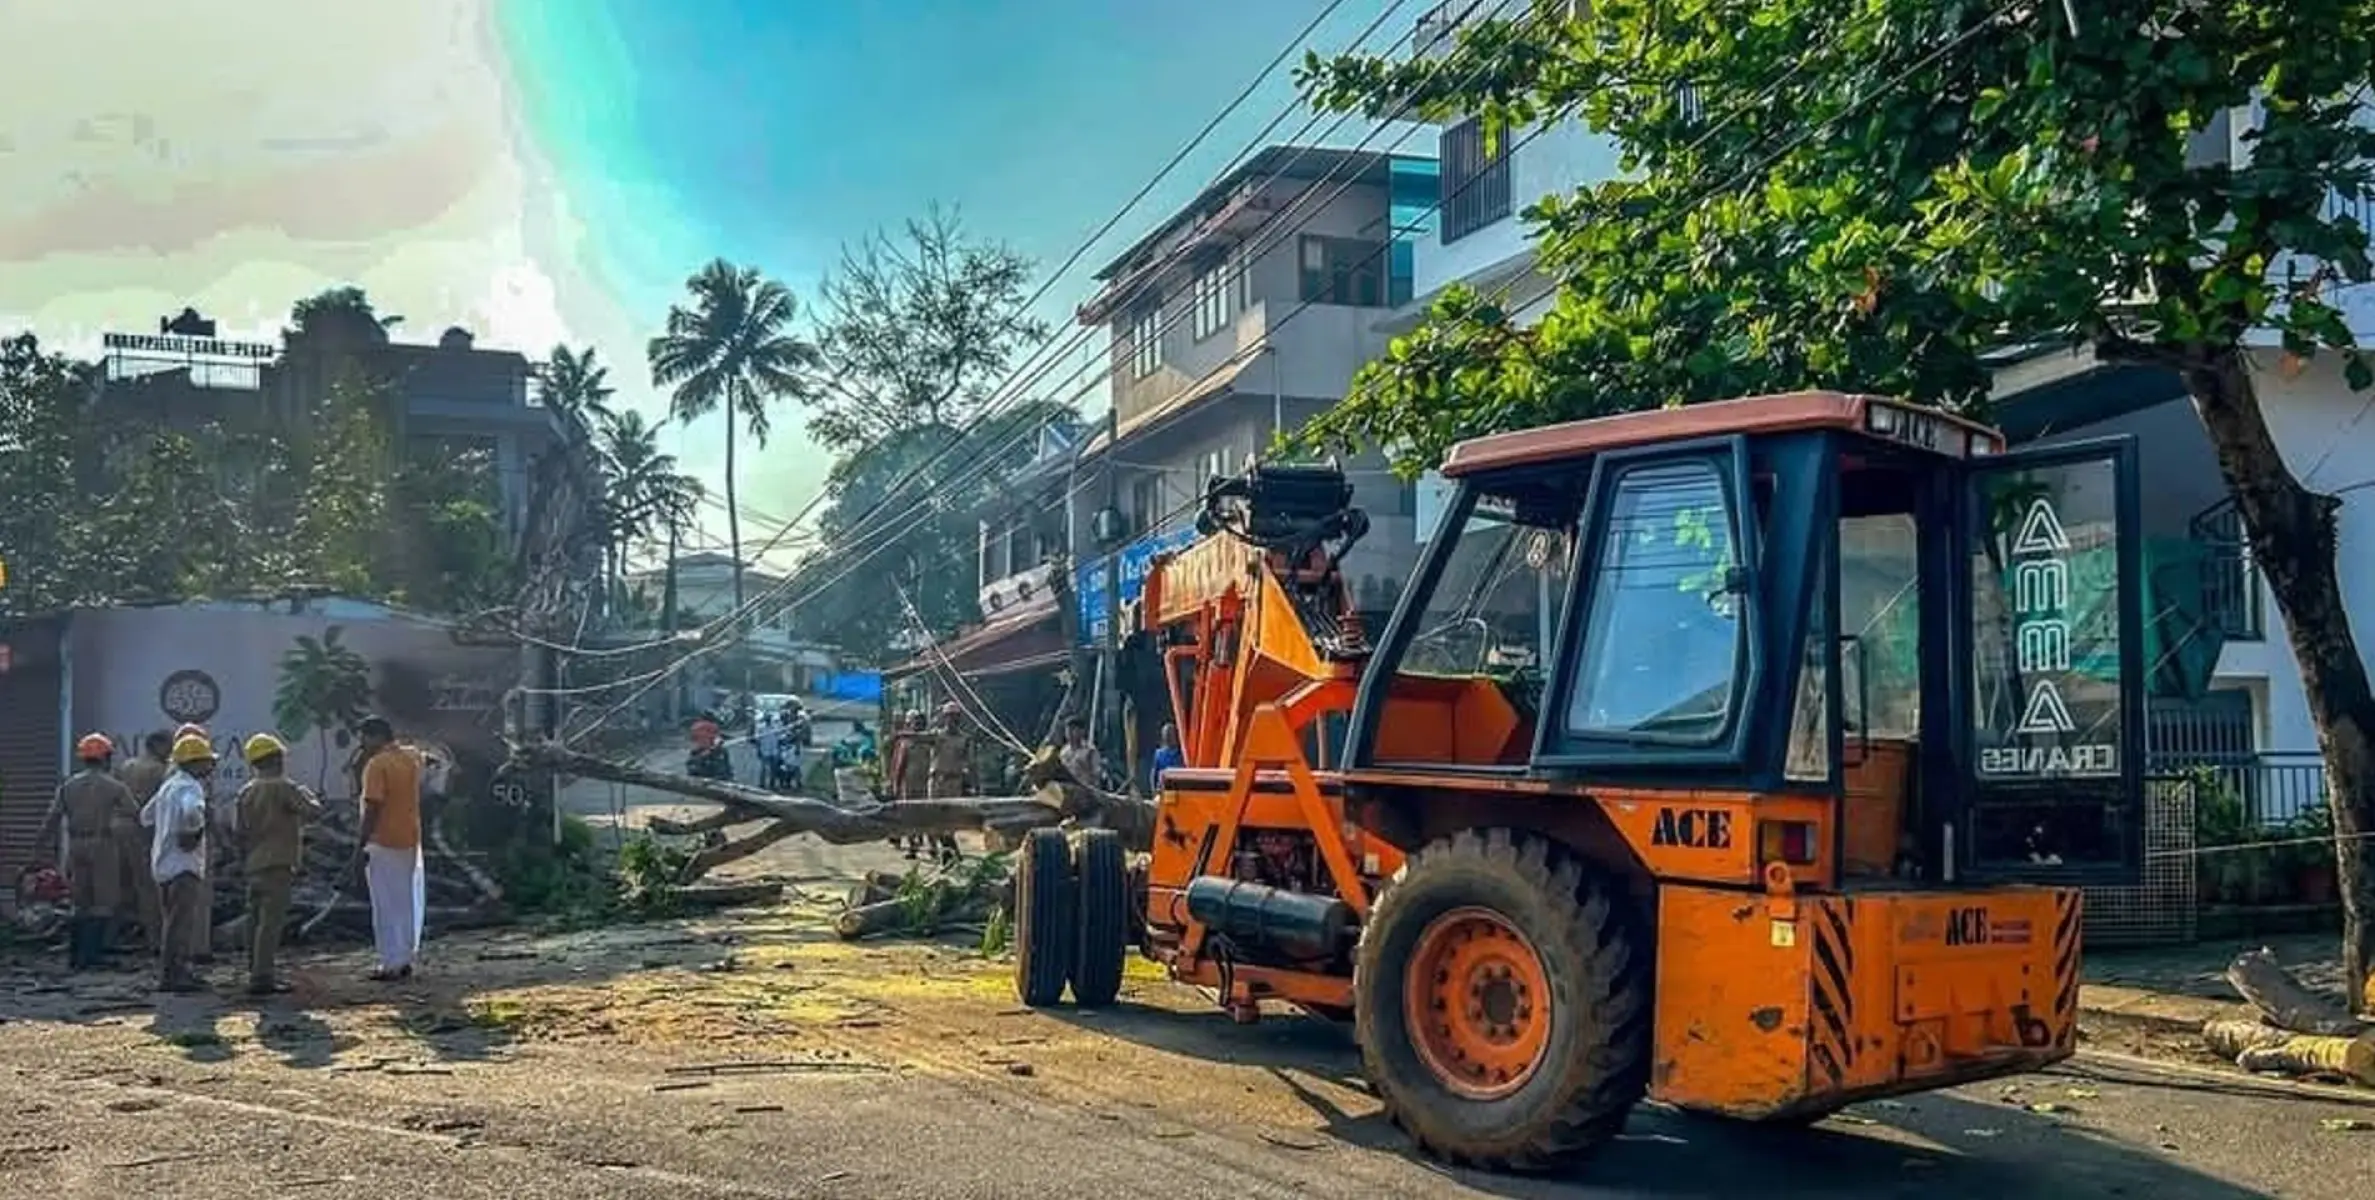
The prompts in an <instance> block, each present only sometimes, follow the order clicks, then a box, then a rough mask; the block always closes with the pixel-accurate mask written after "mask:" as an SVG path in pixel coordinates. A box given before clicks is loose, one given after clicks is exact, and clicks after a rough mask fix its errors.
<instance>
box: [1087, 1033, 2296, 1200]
mask: <svg viewBox="0 0 2375 1200" xmlns="http://www.w3.org/2000/svg"><path fill="white" fill-rule="evenodd" d="M1042 1011H1043V1012H1044V1013H1045V1015H1047V1016H1049V1017H1051V1018H1054V1019H1056V1020H1059V1021H1063V1022H1065V1023H1067V1024H1069V1025H1072V1026H1074V1027H1076V1028H1079V1029H1082V1030H1094V1031H1096V1032H1098V1033H1101V1034H1104V1035H1107V1036H1112V1037H1118V1038H1122V1039H1125V1040H1128V1041H1130V1042H1133V1043H1136V1044H1138V1045H1141V1046H1145V1047H1147V1048H1149V1049H1154V1050H1159V1051H1163V1052H1167V1053H1173V1054H1180V1055H1187V1056H1193V1057H1198V1058H1214V1059H1226V1060H1227V1061H1229V1062H1232V1063H1238V1064H1243V1065H1248V1066H1257V1067H1260V1068H1263V1069H1264V1070H1266V1071H1267V1072H1268V1073H1270V1074H1271V1076H1272V1077H1273V1078H1275V1079H1276V1080H1277V1081H1278V1082H1279V1083H1280V1084H1282V1085H1283V1086H1284V1087H1285V1088H1286V1089H1287V1090H1288V1091H1289V1092H1290V1093H1291V1094H1293V1095H1294V1096H1295V1097H1296V1098H1297V1099H1298V1100H1299V1101H1300V1102H1301V1103H1302V1104H1303V1105H1304V1106H1305V1107H1306V1108H1307V1109H1308V1110H1309V1111H1310V1112H1311V1114H1312V1115H1313V1116H1314V1117H1315V1118H1316V1119H1317V1120H1318V1122H1319V1124H1320V1125H1321V1127H1322V1130H1323V1131H1324V1133H1325V1134H1326V1135H1327V1136H1328V1137H1330V1138H1333V1139H1336V1140H1338V1141H1341V1142H1343V1143H1346V1144H1348V1145H1352V1146H1358V1147H1362V1148H1365V1149H1370V1150H1376V1151H1382V1152H1385V1153H1391V1154H1396V1155H1399V1156H1401V1157H1403V1158H1405V1159H1408V1160H1409V1161H1411V1162H1413V1163H1415V1164H1417V1165H1419V1166H1422V1167H1425V1168H1426V1169H1428V1170H1430V1171H1434V1172H1436V1173H1438V1174H1442V1175H1444V1176H1446V1177H1447V1178H1450V1179H1456V1180H1457V1181H1458V1182H1459V1183H1460V1184H1461V1185H1463V1186H1465V1187H1469V1188H1473V1189H1475V1190H1477V1191H1479V1192H1483V1193H1486V1194H1489V1195H1495V1196H1507V1197H1512V1198H1527V1200H1530V1198H1544V1200H1549V1198H1558V1197H1576V1196H1600V1195H1606V1196H1677V1197H1679V1196H1692V1197H1697V1196H1744V1195H1758V1196H1801V1195H1803V1196H1815V1195H1854V1196H1905V1197H1917V1196H1918V1197H1924V1198H1926V1200H1935V1198H1936V1197H1942V1196H1951V1197H1965V1196H1968V1197H1999V1196H2002V1197H2019V1196H2037V1197H2048V1196H2050V1197H2054V1198H2055V1200H2062V1198H2065V1197H2113V1196H2119V1197H2131V1198H2133V1197H2146V1196H2149V1197H2151V1200H2242V1198H2247V1197H2256V1196H2260V1195H2262V1193H2260V1192H2256V1191H2252V1190H2250V1189H2247V1188H2241V1187H2237V1186H2236V1185H2234V1184H2231V1183H2228V1182H2226V1181H2224V1180H2220V1179H2217V1178H2214V1177H2211V1176H2208V1175H2205V1174H2202V1173H2201V1172H2199V1171H2195V1170H2193V1169H2191V1168H2189V1167H2187V1166H2185V1165H2183V1164H2181V1163H2177V1162H2174V1161H2172V1160H2171V1159H2169V1158H2168V1157H2167V1156H2166V1155H2165V1154H2163V1153H2161V1152H2160V1151H2158V1150H2156V1149H2154V1148H2152V1147H2147V1146H2139V1145H2135V1144H2131V1143H2128V1142H2126V1141H2123V1140H2121V1139H2119V1138H2118V1137H2115V1136H2113V1135H2111V1134H2109V1133H2106V1132H2104V1131H2102V1130H2099V1129H2095V1128H2091V1127H2089V1126H2087V1125H2085V1124H2082V1123H2080V1122H2078V1121H2076V1120H2073V1119H2070V1118H2069V1117H2067V1116H2055V1115H2038V1114H2034V1113H2031V1112H2029V1111H2026V1110H2025V1109H2023V1108H2021V1107H2018V1106H2016V1105H2013V1104H2009V1103H2004V1102H2001V1101H1996V1102H1990V1101H1987V1100H1982V1099H1973V1098H1970V1097H1969V1096H1967V1095H1963V1094H1953V1093H1945V1092H1933V1093H1927V1094H1923V1095H1917V1096H1911V1097H1907V1098H1904V1099H1902V1100H1891V1101H1877V1102H1872V1103H1867V1104H1862V1105H1856V1106H1852V1107H1850V1108H1849V1109H1848V1110H1846V1111H1845V1112H1843V1113H1840V1114H1836V1115H1834V1116H1832V1117H1830V1118H1828V1119H1827V1120H1824V1121H1822V1122H1820V1123H1817V1124H1815V1125H1813V1126H1810V1127H1803V1128H1791V1127H1786V1126H1774V1125H1755V1124H1750V1123H1747V1122H1741V1121H1732V1120H1727V1119H1724V1118H1720V1117H1711V1116H1703V1115H1697V1114H1691V1113H1684V1112H1680V1111H1678V1110H1675V1109H1672V1108H1669V1107H1666V1106H1664V1105H1659V1104H1649V1103H1645V1104H1643V1105H1641V1106H1640V1107H1639V1108H1637V1109H1636V1110H1635V1111H1634V1114H1633V1116H1632V1118H1631V1119H1630V1120H1629V1121H1628V1122H1627V1124H1626V1129H1625V1133H1624V1134H1623V1135H1622V1136H1621V1137H1620V1138H1619V1139H1618V1140H1617V1141H1615V1142H1613V1143H1611V1144H1610V1145H1608V1146H1607V1147H1606V1148H1604V1149H1603V1150H1602V1151H1601V1152H1600V1153H1599V1154H1597V1155H1595V1156H1594V1157H1593V1158H1592V1159H1591V1160H1590V1161H1589V1162H1588V1163H1586V1164H1584V1165H1583V1166H1581V1167H1580V1168H1578V1169H1576V1170H1573V1171H1570V1172H1567V1173H1564V1174H1561V1175H1557V1176H1552V1177H1521V1176H1510V1175H1497V1174H1491V1173H1487V1172H1482V1171H1471V1170H1464V1169H1456V1168H1450V1167H1446V1166H1444V1165H1443V1164H1441V1163H1439V1162H1437V1161H1435V1160H1433V1159H1431V1158H1429V1157H1428V1156H1426V1155H1424V1154H1422V1153H1420V1151H1419V1150H1418V1148H1417V1146H1416V1144H1415V1143H1414V1142H1413V1141H1412V1140H1411V1139H1410V1138H1409V1137H1408V1136H1407V1135H1406V1134H1404V1133H1403V1132H1402V1131H1401V1130H1400V1129H1397V1128H1395V1127H1394V1125H1393V1124H1392V1123H1391V1122H1390V1121H1389V1120H1388V1119H1387V1118H1386V1117H1385V1116H1384V1114H1383V1113H1382V1112H1381V1111H1380V1110H1379V1108H1378V1107H1377V1105H1376V1103H1375V1101H1374V1099H1373V1097H1372V1094H1371V1092H1370V1090H1369V1088H1368V1085H1367V1083H1366V1081H1365V1080H1364V1079H1363V1078H1362V1075H1361V1065H1360V1053H1359V1050H1358V1048H1357V1046H1355V1044H1354V1043H1353V1040H1352V1032H1351V1026H1349V1025H1345V1024H1340V1023H1337V1022H1333V1021H1327V1020H1323V1019H1321V1018H1318V1017H1311V1016H1304V1015H1300V1014H1295V1015H1280V1016H1268V1015H1265V1016H1264V1018H1263V1020H1262V1021H1261V1022H1260V1023H1258V1024H1256V1025H1253V1026H1240V1025H1237V1024H1236V1023H1235V1022H1233V1021H1232V1020H1230V1019H1229V1018H1228V1016H1227V1015H1226V1014H1224V1013H1220V1012H1217V1011H1215V1012H1180V1011H1176V1010H1172V1009H1165V1008H1159V1007H1155V1006H1152V1005H1142V1004H1132V1003H1127V1002H1125V1003H1122V1004H1118V1005H1115V1006H1113V1007H1110V1008H1105V1009H1097V1010H1080V1009H1049V1010H1042ZM2007 1082H2009V1081H2007ZM2027 1082H2029V1083H2031V1084H2032V1085H2033V1083H2034V1082H2035V1077H2032V1078H2031V1079H2030V1080H2029V1081H2027ZM2212 1082H2213V1084H2214V1082H2215V1081H2212ZM2236 1082H2237V1083H2238V1084H2240V1085H2242V1086H2245V1087H2248V1086H2249V1083H2250V1081H2248V1080H2240V1079H2239V1080H2237V1081H2236ZM1348 1096H1349V1097H1352V1098H1353V1099H1352V1102H1347V1098H1348Z"/></svg>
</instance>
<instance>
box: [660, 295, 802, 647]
mask: <svg viewBox="0 0 2375 1200" xmlns="http://www.w3.org/2000/svg"><path fill="white" fill-rule="evenodd" d="M685 290H686V291H687V292H689V293H690V294H691V303H690V304H689V305H688V304H677V305H671V306H670V307H669V309H668V321H667V324H666V326H665V327H664V331H663V332H662V333H661V334H660V336H658V337H655V338H653V339H651V343H650V345H649V346H648V347H647V348H646V350H645V354H646V356H647V357H648V358H649V359H650V360H651V378H652V384H653V385H654V386H656V387H664V388H668V389H671V390H670V393H669V398H668V412H669V415H670V416H672V417H674V418H676V419H677V420H678V421H679V422H682V423H685V424H691V423H692V422H694V421H697V420H700V419H701V418H703V417H706V416H708V415H709V414H711V413H713V412H717V411H719V410H721V409H723V410H724V411H725V414H726V540H727V543H728V552H729V553H731V554H732V555H733V557H734V608H735V611H736V612H738V613H739V612H740V611H741V609H742V521H741V519H740V516H739V512H740V501H739V499H738V497H737V496H736V495H735V490H734V482H735V481H734V444H735V442H736V441H738V440H739V437H740V434H742V433H744V432H748V433H749V434H750V436H751V437H752V438H753V439H755V440H756V441H757V442H758V444H759V445H761V446H765V445H766V444H767V431H768V428H769V424H768V417H767V409H768V406H770V405H772V404H774V403H776V402H778V401H781V400H787V399H806V398H807V385H806V376H805V372H807V371H809V370H811V369H813V368H814V367H815V366H816V365H817V363H818V361H819V359H818V355H817V349H816V346H815V344H814V343H812V342H810V341H808V340H807V339H806V338H803V337H801V336H800V335H798V334H796V333H793V332H792V331H791V328H790V327H791V324H792V320H793V318H794V317H795V316H796V315H797V313H798V309H799V305H798V302H797V301H796V300H794V299H793V297H792V293H791V289H789V288H786V287H785V286H783V285H782V284H780V283H777V282H776V281H774V280H772V279H768V278H766V277H765V276H763V275H761V274H759V272H758V270H757V269H756V268H752V267H737V266H735V265H734V264H732V263H729V262H727V261H726V260H724V259H722V258H721V259H717V260H715V261H713V262H711V263H710V264H709V265H708V266H705V267H703V268H701V269H700V270H699V271H698V272H696V273H694V275H693V277H692V278H690V279H687V280H685Z"/></svg>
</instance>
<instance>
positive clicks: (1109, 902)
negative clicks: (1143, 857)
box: [1072, 829, 1133, 1008]
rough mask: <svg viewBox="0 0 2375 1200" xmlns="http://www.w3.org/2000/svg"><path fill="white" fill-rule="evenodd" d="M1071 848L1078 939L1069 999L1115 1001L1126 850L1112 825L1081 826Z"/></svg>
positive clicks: (1122, 949)
mask: <svg viewBox="0 0 2375 1200" xmlns="http://www.w3.org/2000/svg"><path fill="white" fill-rule="evenodd" d="M1077 838H1078V840H1077V841H1076V842H1075V844H1074V845H1073V847H1072V860H1073V872H1074V878H1075V879H1076V880H1077V881H1078V889H1079V890H1078V892H1077V893H1076V895H1075V898H1074V903H1075V904H1076V905H1077V907H1078V910H1079V914H1080V920H1079V938H1080V943H1079V946H1078V948H1077V951H1076V954H1075V956H1074V958H1073V960H1072V1002H1073V1003H1075V1004H1079V1005H1082V1006H1084V1007H1087V1008H1103V1007H1104V1006H1106V1005H1108V1004H1111V1003H1113V1001H1114V998H1115V997H1117V996H1119V995H1120V994H1121V990H1122V963H1123V961H1124V960H1125V959H1127V958H1128V957H1129V953H1130V918H1131V914H1132V912H1133V908H1132V905H1131V904H1130V855H1129V851H1128V849H1127V848H1125V847H1124V846H1123V845H1122V836H1121V835H1120V834H1118V833H1115V832H1114V831H1113V830H1110V829H1084V830H1081V831H1080V833H1079V834H1078V835H1077Z"/></svg>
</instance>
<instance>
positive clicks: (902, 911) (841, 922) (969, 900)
mask: <svg viewBox="0 0 2375 1200" xmlns="http://www.w3.org/2000/svg"><path fill="white" fill-rule="evenodd" d="M997 906H998V901H997V899H996V898H995V897H992V896H968V897H965V898H963V899H960V900H958V901H957V902H956V903H954V904H953V905H951V906H950V907H948V908H946V909H944V910H942V911H940V912H937V913H934V914H932V915H931V917H930V919H929V920H927V921H926V922H925V927H924V928H921V929H918V928H916V927H915V926H914V925H913V924H911V922H912V921H913V919H914V913H913V911H912V910H911V909H910V908H909V907H908V904H907V902H906V901H905V900H901V899H896V898H893V899H890V900H878V901H875V902H874V903H872V904H861V905H858V906H857V907H855V908H852V909H849V910H848V911H846V912H844V913H842V914H841V915H840V916H839V917H836V918H834V920H833V932H835V933H837V934H840V935H841V936H842V937H843V938H844V939H847V940H850V941H855V940H857V939H859V938H866V937H874V936H877V935H879V934H885V933H914V934H931V933H935V932H938V931H939V930H941V929H945V928H947V927H949V926H951V925H978V924H980V923H982V922H983V921H987V920H989V919H990V913H992V912H993V911H995V910H996V908H997Z"/></svg>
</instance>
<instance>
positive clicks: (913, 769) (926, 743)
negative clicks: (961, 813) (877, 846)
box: [883, 709, 932, 858]
mask: <svg viewBox="0 0 2375 1200" xmlns="http://www.w3.org/2000/svg"><path fill="white" fill-rule="evenodd" d="M931 744H932V734H931V732H930V731H929V730H927V729H926V728H924V714H923V713H922V712H921V711H920V710H917V709H909V710H908V711H907V715H906V717H905V718H904V719H903V720H902V721H901V722H900V728H899V730H898V731H897V732H896V733H893V734H892V735H891V757H890V759H889V760H888V761H887V762H885V763H884V764H883V765H884V766H885V767H887V768H889V771H890V779H891V799H893V800H895V801H896V800H922V799H925V798H927V797H929V796H930V795H931V794H932V745H931ZM891 843H892V844H893V845H896V846H901V847H904V848H905V849H906V851H907V857H909V858H914V857H915V856H916V855H918V854H921V853H923V849H924V839H923V836H922V835H921V834H910V835H908V836H905V837H896V838H892V839H891Z"/></svg>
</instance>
